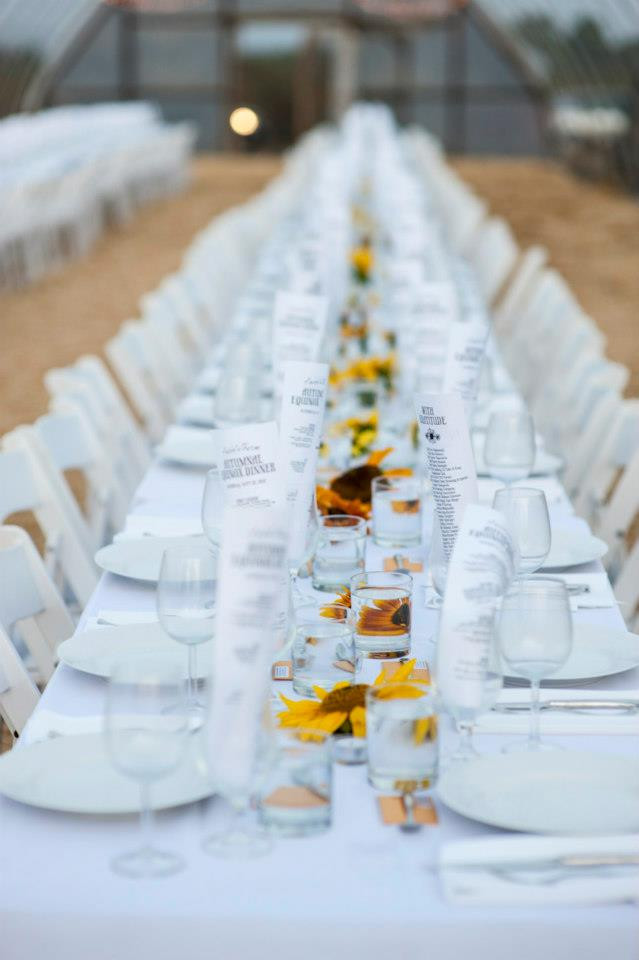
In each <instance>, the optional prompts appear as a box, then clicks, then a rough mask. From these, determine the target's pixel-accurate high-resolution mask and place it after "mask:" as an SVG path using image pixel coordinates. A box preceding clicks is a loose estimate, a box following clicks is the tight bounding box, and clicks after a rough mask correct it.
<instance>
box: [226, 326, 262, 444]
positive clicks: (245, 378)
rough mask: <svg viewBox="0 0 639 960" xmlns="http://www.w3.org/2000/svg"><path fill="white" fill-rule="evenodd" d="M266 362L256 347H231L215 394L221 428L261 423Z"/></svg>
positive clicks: (232, 345) (247, 345) (247, 344)
mask: <svg viewBox="0 0 639 960" xmlns="http://www.w3.org/2000/svg"><path fill="white" fill-rule="evenodd" d="M261 370H262V359H261V356H260V352H259V350H258V349H257V347H256V346H255V345H254V344H251V343H241V342H237V341H236V342H234V343H232V344H231V345H230V348H229V352H228V354H227V357H226V360H225V362H224V366H223V369H222V373H221V375H220V379H219V381H218V384H217V390H216V392H215V410H214V416H215V420H216V423H217V424H218V425H219V426H224V425H233V424H237V423H253V422H256V421H259V419H260V413H261V390H262V376H261Z"/></svg>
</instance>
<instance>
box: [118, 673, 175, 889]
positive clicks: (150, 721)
mask: <svg viewBox="0 0 639 960" xmlns="http://www.w3.org/2000/svg"><path fill="white" fill-rule="evenodd" d="M182 677H183V672H182V670H181V668H180V665H179V663H177V662H167V661H163V662H158V663H157V664H154V665H149V663H148V662H141V661H132V662H128V663H123V664H118V665H115V666H114V668H113V670H112V671H111V675H110V678H109V683H108V688H107V698H106V716H105V734H106V742H107V751H108V754H109V756H110V758H111V762H112V764H113V766H114V767H115V768H116V770H118V771H119V772H120V773H121V774H123V775H124V776H125V777H128V778H130V779H132V780H136V781H137V782H138V784H139V786H140V825H141V842H140V846H139V847H138V848H137V849H136V850H132V851H130V852H128V853H124V854H120V856H118V857H116V858H115V860H114V861H113V863H112V866H113V869H114V870H115V872H116V873H119V874H121V875H122V876H125V877H163V876H169V875H170V874H172V873H176V872H177V871H178V870H181V869H182V868H183V866H184V861H183V860H182V858H181V857H179V856H178V855H177V854H174V853H170V852H169V851H166V850H159V849H157V847H156V846H155V844H154V839H153V809H152V803H151V785H152V784H153V783H155V782H157V781H158V780H161V779H163V778H164V777H167V776H168V775H169V774H171V773H173V772H174V770H175V769H176V768H177V767H178V765H179V763H180V761H181V760H182V757H183V755H184V752H185V750H186V737H187V729H188V724H187V721H188V717H187V711H186V703H185V699H184V690H183V687H184V680H183V678H182ZM176 703H177V704H178V705H181V708H180V707H178V709H176Z"/></svg>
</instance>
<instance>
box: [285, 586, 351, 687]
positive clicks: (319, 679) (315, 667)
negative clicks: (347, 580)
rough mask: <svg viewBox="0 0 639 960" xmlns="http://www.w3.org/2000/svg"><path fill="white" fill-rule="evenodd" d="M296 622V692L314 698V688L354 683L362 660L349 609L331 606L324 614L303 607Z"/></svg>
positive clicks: (292, 658)
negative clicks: (354, 636) (356, 644)
mask: <svg viewBox="0 0 639 960" xmlns="http://www.w3.org/2000/svg"><path fill="white" fill-rule="evenodd" d="M295 620H296V627H295V638H294V640H293V650H292V655H291V661H292V666H293V690H295V692H296V693H299V694H301V695H303V696H311V697H314V696H315V693H314V690H313V688H314V687H323V688H324V689H326V690H330V689H331V688H332V687H333V686H334V685H335V684H336V683H344V682H347V683H352V682H353V681H354V680H355V677H356V675H357V673H358V672H359V670H360V667H361V662H362V657H361V654H360V653H359V651H358V650H357V648H356V646H355V641H354V639H353V625H352V617H351V616H350V611H349V610H348V608H347V607H341V606H337V605H335V604H327V605H326V606H324V607H322V608H321V612H320V611H319V610H317V609H316V608H314V607H313V606H307V607H302V608H301V609H298V610H297V611H296V614H295Z"/></svg>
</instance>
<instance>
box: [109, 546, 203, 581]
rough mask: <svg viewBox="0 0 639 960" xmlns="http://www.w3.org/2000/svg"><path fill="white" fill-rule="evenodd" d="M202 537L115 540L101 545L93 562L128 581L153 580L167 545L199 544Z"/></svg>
mask: <svg viewBox="0 0 639 960" xmlns="http://www.w3.org/2000/svg"><path fill="white" fill-rule="evenodd" d="M206 542H207V541H206V539H205V537H203V536H195V537H141V538H140V539H139V540H118V541H117V543H110V544H109V545H108V547H102V548H101V549H100V550H98V552H97V553H96V555H95V562H96V563H97V565H98V566H99V567H100V568H101V569H102V570H106V571H107V572H108V573H116V574H117V575H118V576H119V577H130V578H131V579H132V580H146V581H148V582H149V583H157V581H158V579H159V576H160V564H161V563H162V554H163V553H164V551H165V550H166V549H168V548H169V547H186V546H189V545H190V546H197V547H200V546H201V545H202V544H203V543H206Z"/></svg>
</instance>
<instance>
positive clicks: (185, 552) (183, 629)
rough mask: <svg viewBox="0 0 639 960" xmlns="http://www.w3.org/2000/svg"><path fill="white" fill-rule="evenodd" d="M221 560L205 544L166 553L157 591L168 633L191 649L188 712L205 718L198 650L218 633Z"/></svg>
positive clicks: (177, 547) (159, 616)
mask: <svg viewBox="0 0 639 960" xmlns="http://www.w3.org/2000/svg"><path fill="white" fill-rule="evenodd" d="M216 587H217V556H216V554H215V553H214V552H213V551H212V550H211V548H210V547H209V546H208V545H207V544H204V543H197V542H194V543H193V544H189V545H180V546H175V547H169V548H168V549H167V550H165V551H164V555H163V557H162V565H161V567H160V578H159V580H158V589H157V611H158V618H159V620H160V624H161V625H162V628H163V629H164V631H165V632H166V633H167V634H168V635H169V636H170V637H171V638H172V639H173V640H177V641H178V643H184V644H186V646H187V649H188V686H187V693H186V705H187V709H188V710H189V711H190V712H191V713H192V714H196V715H200V716H201V715H202V712H203V711H204V709H205V707H204V704H203V703H201V702H200V700H199V699H198V697H197V693H196V687H197V680H198V671H197V653H196V651H197V646H198V644H200V643H205V642H206V641H207V640H211V639H212V638H213V634H214V632H215V591H216Z"/></svg>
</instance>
